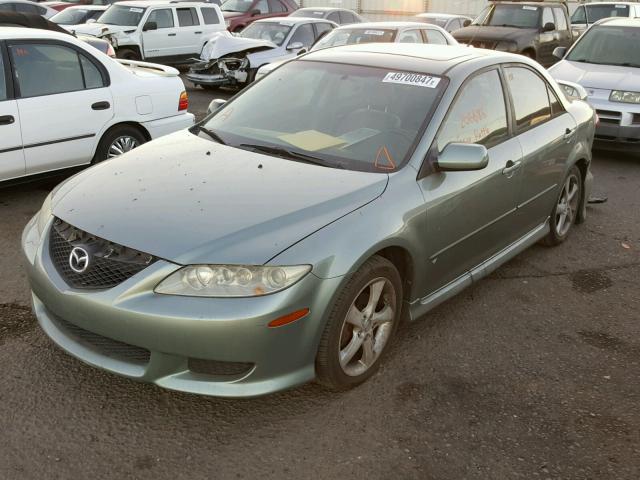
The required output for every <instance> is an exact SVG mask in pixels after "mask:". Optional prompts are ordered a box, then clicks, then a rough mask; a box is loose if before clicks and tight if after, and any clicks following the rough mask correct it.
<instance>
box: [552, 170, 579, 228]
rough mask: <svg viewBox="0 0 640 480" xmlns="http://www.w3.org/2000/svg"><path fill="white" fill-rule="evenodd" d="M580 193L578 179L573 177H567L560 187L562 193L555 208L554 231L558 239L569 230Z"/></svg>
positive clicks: (576, 210) (576, 209)
mask: <svg viewBox="0 0 640 480" xmlns="http://www.w3.org/2000/svg"><path fill="white" fill-rule="evenodd" d="M579 192H580V184H579V179H578V177H577V176H575V175H569V176H568V177H567V180H566V181H565V183H564V185H563V187H562V193H561V194H560V199H559V200H558V206H557V207H556V218H555V229H556V234H557V235H558V236H559V237H564V236H565V235H566V234H567V233H568V232H569V229H570V228H571V225H572V224H573V221H574V220H575V218H576V214H577V212H578V202H579V201H580V198H579V195H578V193H579Z"/></svg>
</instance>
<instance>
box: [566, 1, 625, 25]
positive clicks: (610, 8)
mask: <svg viewBox="0 0 640 480" xmlns="http://www.w3.org/2000/svg"><path fill="white" fill-rule="evenodd" d="M586 7H587V16H588V17H589V18H588V19H587V20H588V22H589V23H595V22H597V21H598V20H602V19H603V18H609V17H628V16H629V5H615V4H612V5H587V6H586ZM574 15H575V14H574Z"/></svg>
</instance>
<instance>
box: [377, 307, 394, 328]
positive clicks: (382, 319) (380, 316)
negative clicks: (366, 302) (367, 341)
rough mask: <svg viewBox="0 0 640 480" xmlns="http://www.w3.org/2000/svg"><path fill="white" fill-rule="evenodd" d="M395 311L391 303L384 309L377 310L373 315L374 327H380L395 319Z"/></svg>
mask: <svg viewBox="0 0 640 480" xmlns="http://www.w3.org/2000/svg"><path fill="white" fill-rule="evenodd" d="M394 315H395V312H394V311H393V308H391V307H390V306H389V305H385V306H384V308H383V309H382V310H380V311H379V312H375V313H374V314H373V316H372V317H371V325H372V326H373V328H376V327H379V326H380V325H383V324H385V323H388V322H391V321H393V317H394Z"/></svg>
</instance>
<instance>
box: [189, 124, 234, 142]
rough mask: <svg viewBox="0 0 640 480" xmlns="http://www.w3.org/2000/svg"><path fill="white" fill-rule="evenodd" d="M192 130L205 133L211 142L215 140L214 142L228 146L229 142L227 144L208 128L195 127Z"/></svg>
mask: <svg viewBox="0 0 640 480" xmlns="http://www.w3.org/2000/svg"><path fill="white" fill-rule="evenodd" d="M191 128H192V129H193V130H196V131H198V132H202V133H205V134H206V135H207V136H208V137H209V138H210V139H211V140H214V141H216V142H218V143H221V144H222V145H226V144H227V142H225V141H224V140H223V139H222V137H221V136H220V135H218V134H217V133H216V132H214V131H213V130H209V129H208V128H206V127H203V126H202V125H194V126H193V127H191ZM191 133H193V132H191Z"/></svg>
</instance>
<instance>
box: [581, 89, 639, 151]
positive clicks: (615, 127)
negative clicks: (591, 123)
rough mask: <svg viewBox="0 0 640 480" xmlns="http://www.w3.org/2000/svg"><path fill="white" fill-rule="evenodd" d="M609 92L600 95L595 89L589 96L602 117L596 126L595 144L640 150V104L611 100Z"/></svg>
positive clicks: (590, 101) (591, 103)
mask: <svg viewBox="0 0 640 480" xmlns="http://www.w3.org/2000/svg"><path fill="white" fill-rule="evenodd" d="M587 90H588V89H587ZM609 93H610V92H609V91H606V92H603V95H600V92H599V91H595V92H594V93H591V94H590V96H589V98H588V102H589V104H590V105H591V106H592V107H593V108H594V109H595V110H596V113H597V114H598V118H599V119H600V122H599V124H598V126H597V127H596V136H595V146H596V147H601V148H613V149H623V150H628V149H639V150H640V105H632V104H625V103H616V102H611V101H609V99H608V95H609ZM603 96H604V97H606V98H602V97H603Z"/></svg>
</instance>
